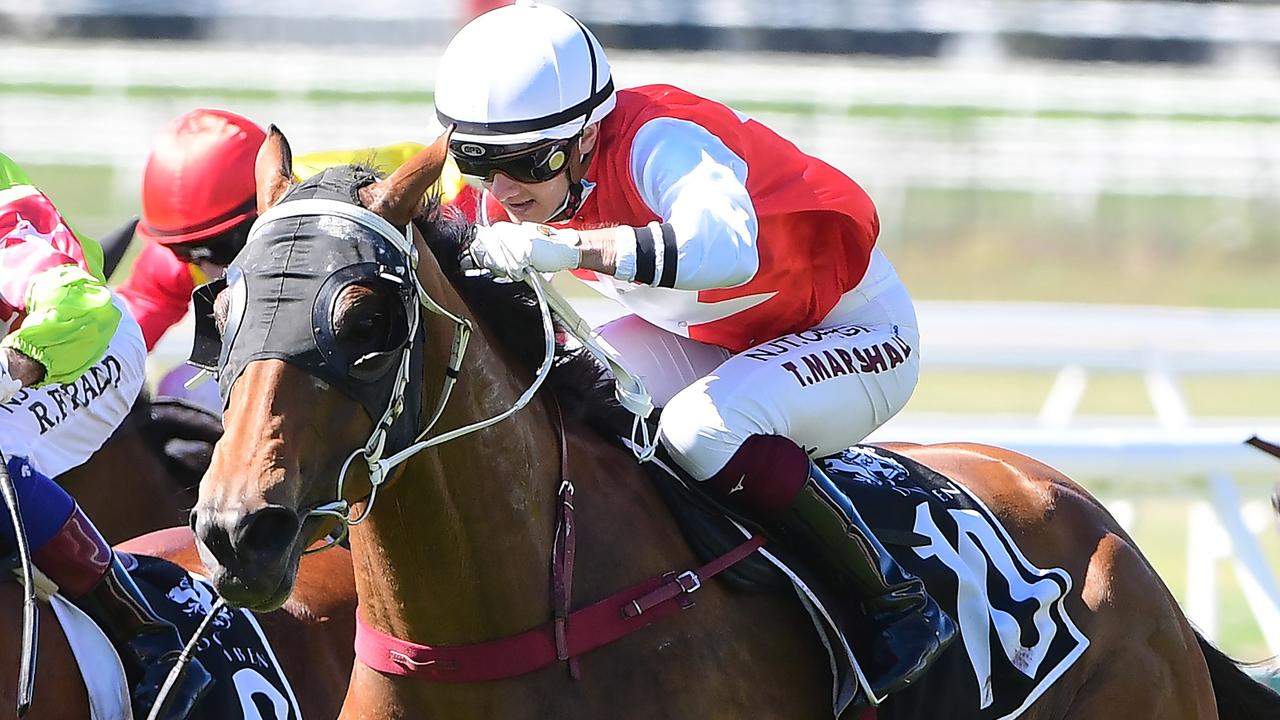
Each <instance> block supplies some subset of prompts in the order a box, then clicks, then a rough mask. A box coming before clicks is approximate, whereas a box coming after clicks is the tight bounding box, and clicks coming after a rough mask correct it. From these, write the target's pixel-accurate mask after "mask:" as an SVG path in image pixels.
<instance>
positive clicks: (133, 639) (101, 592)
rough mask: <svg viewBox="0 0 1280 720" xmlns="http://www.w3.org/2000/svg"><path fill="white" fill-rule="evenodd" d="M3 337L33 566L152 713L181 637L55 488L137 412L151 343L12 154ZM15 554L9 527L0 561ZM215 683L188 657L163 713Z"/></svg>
mask: <svg viewBox="0 0 1280 720" xmlns="http://www.w3.org/2000/svg"><path fill="white" fill-rule="evenodd" d="M0 336H2V337H3V340H0V438H3V440H0V445H2V446H3V447H0V451H3V452H4V454H5V456H6V457H7V464H6V467H7V469H8V471H9V476H10V478H11V479H12V480H13V483H14V485H15V486H16V488H17V491H18V499H19V503H20V505H21V511H22V516H23V519H24V524H25V526H26V529H27V533H28V540H29V541H30V547H31V548H32V558H33V560H34V562H35V564H36V565H37V566H38V567H39V568H40V570H41V572H43V573H44V574H45V575H47V576H48V577H49V578H50V579H51V580H53V582H54V583H56V584H57V586H58V588H59V591H60V592H61V593H62V595H63V596H64V597H66V598H67V599H68V600H70V601H71V602H73V603H75V605H76V606H77V607H79V608H80V609H81V610H83V611H85V612H86V613H87V614H88V615H89V616H90V617H91V618H93V620H94V621H95V622H97V624H98V626H99V627H101V628H102V630H103V632H104V633H106V635H107V637H108V638H109V639H110V640H111V641H112V643H113V644H114V645H115V646H116V649H117V650H118V651H119V652H120V657H121V660H122V661H123V663H124V667H125V671H126V673H127V674H128V677H129V680H130V683H131V685H132V686H133V688H134V691H133V705H134V716H135V717H139V718H141V717H146V714H147V712H148V711H149V710H150V708H151V706H152V705H153V704H154V701H155V699H156V695H157V693H158V691H159V689H160V686H161V685H162V684H163V683H164V680H165V677H166V676H167V675H168V673H169V670H170V668H172V667H173V663H174V660H175V659H176V658H177V657H178V655H179V653H180V652H181V650H182V640H181V638H180V637H179V636H178V631H177V630H176V629H175V628H174V626H173V625H171V624H169V623H168V622H167V621H166V620H164V619H162V618H160V617H159V616H157V615H156V613H155V611H154V610H152V608H151V606H150V605H149V604H148V603H147V600H146V598H145V597H144V596H143V595H142V593H141V591H139V590H138V587H137V586H136V585H135V584H134V582H133V580H132V579H131V578H130V576H129V572H128V571H127V570H126V568H125V566H124V564H123V562H122V561H121V559H120V558H119V557H117V556H116V554H115V553H114V552H113V551H112V549H111V546H110V545H108V544H107V542H106V540H105V539H103V537H102V535H101V534H100V533H99V532H98V530H97V528H95V527H94V525H93V523H92V522H90V520H89V518H87V517H85V514H84V512H83V511H82V510H81V509H80V508H79V507H78V506H77V505H76V502H75V500H73V499H72V498H71V497H70V496H69V495H67V493H66V491H64V490H63V489H62V488H61V487H60V486H59V485H58V484H57V483H56V482H54V481H53V480H52V479H51V478H54V477H57V476H58V475H61V474H62V473H64V472H66V471H67V470H69V469H71V468H73V467H76V466H77V465H80V464H81V463H83V462H85V461H86V460H88V459H89V456H90V455H92V454H93V453H94V452H96V451H97V450H98V448H99V447H101V446H102V444H103V443H104V442H105V441H106V440H107V438H108V437H110V435H111V433H112V432H114V431H115V429H116V426H117V425H119V424H120V422H121V421H123V420H124V418H125V416H126V414H128V412H129V409H130V407H132V405H133V401H134V399H135V398H136V397H137V395H138V391H139V389H140V388H141V387H142V382H143V376H144V372H145V361H146V349H145V348H144V347H143V342H142V333H141V331H140V330H139V329H138V325H137V323H135V322H134V321H133V318H132V317H130V316H129V314H128V313H127V312H123V305H122V304H121V303H120V301H119V300H118V299H117V298H116V297H115V296H114V295H113V294H112V293H111V291H110V290H108V289H107V287H106V285H105V282H104V279H103V277H102V249H101V248H100V247H99V246H98V245H97V243H95V242H93V241H92V240H89V239H88V238H86V237H84V236H82V235H77V234H76V233H74V232H73V231H72V230H71V229H70V228H69V227H68V226H67V225H66V223H65V222H64V221H63V219H62V217H61V216H60V215H59V214H58V211H57V209H56V208H54V206H53V203H52V202H51V201H50V200H49V198H47V197H46V196H45V195H43V194H42V193H41V192H40V191H39V190H37V189H36V188H35V187H33V186H32V184H31V181H30V179H28V178H27V176H26V174H25V173H23V171H22V170H21V168H19V167H18V166H17V165H16V164H15V163H14V162H13V161H12V160H10V159H9V158H8V157H5V156H4V155H0ZM102 480H103V481H104V482H107V481H109V479H108V478H102ZM16 548H17V542H16V536H15V533H14V530H13V528H12V526H11V524H10V523H9V521H8V520H7V519H6V520H4V521H3V522H0V554H9V553H11V552H13V551H14V550H15V549H16ZM211 683H212V678H211V677H210V675H209V673H208V672H207V671H206V670H205V669H204V667H203V666H201V664H200V663H199V662H198V661H196V660H194V659H193V660H191V661H190V664H189V665H188V666H187V668H186V672H185V673H184V674H183V679H182V682H181V683H179V684H178V685H177V686H176V687H174V688H173V690H172V692H171V693H170V694H169V696H168V700H167V702H166V704H165V708H164V710H163V711H162V713H161V715H160V717H163V718H174V719H177V718H185V717H187V716H188V715H189V714H190V713H191V711H192V709H193V708H194V707H195V705H196V703H197V702H198V701H199V699H200V698H201V697H202V696H203V694H204V693H205V692H206V691H207V690H208V688H209V686H210V685H211Z"/></svg>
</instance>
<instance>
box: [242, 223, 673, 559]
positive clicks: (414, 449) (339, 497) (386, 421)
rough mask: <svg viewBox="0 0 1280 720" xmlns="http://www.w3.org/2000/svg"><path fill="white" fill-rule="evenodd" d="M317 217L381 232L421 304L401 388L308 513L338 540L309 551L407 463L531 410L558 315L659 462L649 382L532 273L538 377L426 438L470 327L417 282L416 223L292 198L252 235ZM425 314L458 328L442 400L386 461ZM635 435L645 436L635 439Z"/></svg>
mask: <svg viewBox="0 0 1280 720" xmlns="http://www.w3.org/2000/svg"><path fill="white" fill-rule="evenodd" d="M317 216H330V217H332V216H337V217H341V218H343V219H345V220H349V221H351V222H354V223H356V224H358V225H361V226H362V227H364V228H366V229H368V230H371V231H373V232H375V233H377V234H378V235H379V236H380V237H382V238H384V239H385V240H387V242H389V243H391V246H392V247H394V248H395V249H396V250H397V251H399V252H400V254H401V255H402V256H403V257H404V259H405V261H406V263H407V264H408V269H409V272H408V273H407V275H408V277H409V278H410V282H412V283H413V289H414V294H415V295H416V296H417V298H418V302H417V303H416V304H414V306H413V317H412V318H410V322H409V339H408V341H407V342H406V343H405V346H404V348H403V349H402V350H401V355H400V364H399V366H398V367H397V368H396V377H395V382H394V384H393V385H392V391H391V396H390V397H389V398H388V399H387V408H386V410H385V411H384V412H383V414H382V417H381V418H380V419H379V420H378V421H377V422H376V423H375V424H374V428H373V432H372V433H371V434H370V435H369V439H368V441H367V442H365V444H364V446H363V447H359V448H356V449H355V450H353V451H351V454H350V455H348V456H347V459H346V460H345V461H343V463H342V467H341V468H340V469H339V470H338V478H337V488H336V495H335V497H336V499H335V500H333V501H332V502H328V503H324V504H322V505H318V506H316V507H314V508H312V509H311V510H309V511H308V512H307V516H308V517H310V516H312V515H320V516H326V517H332V518H335V519H337V520H338V522H339V523H341V526H342V527H341V530H340V531H339V532H338V533H337V534H336V535H334V536H333V542H332V543H330V544H327V545H325V546H324V547H321V548H315V549H314V550H310V551H308V552H317V551H319V550H323V549H327V548H329V547H332V546H333V545H334V544H337V542H338V541H339V540H341V539H342V537H344V536H345V535H346V533H347V531H348V528H350V526H352V525H359V524H360V523H362V522H364V521H365V520H366V519H368V517H369V513H370V512H371V511H372V509H373V504H374V501H375V500H376V499H377V496H378V488H379V487H380V486H381V485H382V484H384V483H385V482H386V481H387V479H388V478H389V477H390V475H391V470H393V469H394V468H395V467H396V466H398V465H401V464H403V463H404V462H406V461H407V460H409V458H411V457H413V456H414V455H417V454H418V453H420V452H422V451H423V450H426V449H427V448H429V447H433V446H435V445H440V444H442V443H446V442H448V441H450V440H454V439H457V438H460V437H462V436H464V435H468V434H470V433H473V432H476V431H477V430H482V429H484V428H486V427H489V426H490V425H494V424H496V423H499V422H502V421H503V420H506V419H507V418H509V417H511V416H512V415H514V414H515V413H516V412H518V411H519V410H520V409H521V408H523V407H524V406H525V405H527V404H528V403H529V401H530V400H532V399H533V396H534V394H535V393H536V392H537V391H538V389H539V388H540V387H542V384H543V382H545V381H546V379H547V376H548V375H549V374H550V373H551V366H552V364H553V362H554V360H555V351H556V345H555V327H554V325H553V323H552V319H551V318H552V313H553V312H554V314H555V315H556V317H558V318H559V320H560V324H561V326H562V327H563V328H564V329H565V331H566V332H568V333H569V334H570V335H572V336H573V337H574V338H576V339H577V340H578V342H580V343H582V345H583V347H585V348H586V349H587V350H588V351H589V352H590V353H591V354H592V355H593V356H595V357H596V359H598V360H599V361H600V362H602V363H604V364H605V365H606V366H607V367H608V368H609V369H610V370H611V371H612V372H613V375H614V378H615V390H616V395H617V398H618V402H619V403H621V405H622V406H623V407H624V408H626V409H627V410H628V411H629V412H631V413H632V414H633V415H634V416H635V419H634V420H633V422H632V440H633V443H634V452H635V454H636V456H637V457H638V458H639V459H640V460H641V461H646V460H648V459H650V458H651V457H652V456H653V453H654V451H655V449H656V447H657V436H656V434H653V435H652V437H651V433H650V432H649V428H648V426H647V425H646V424H645V423H644V419H645V418H647V417H648V416H649V414H650V413H652V412H653V400H652V398H651V397H650V396H649V393H648V391H646V390H645V387H644V383H643V382H642V381H641V380H640V378H638V377H636V376H635V375H633V374H631V373H630V372H628V371H627V370H626V368H624V367H623V366H622V364H621V362H620V361H619V359H618V352H617V350H615V349H614V348H613V347H612V346H610V345H609V344H608V343H607V342H606V341H605V340H604V339H603V338H601V337H600V336H598V335H597V334H596V333H595V332H593V331H592V330H591V328H590V326H588V325H587V323H586V321H585V320H583V319H582V317H581V316H580V315H578V313H577V312H576V311H575V310H574V309H573V308H572V306H570V305H569V303H568V302H567V301H566V300H565V299H564V298H563V297H561V296H560V295H559V293H557V292H556V291H555V290H554V289H553V288H552V287H551V286H550V284H549V283H548V282H547V281H546V280H545V279H544V278H543V277H542V276H541V275H539V274H538V273H536V272H532V271H531V272H528V273H526V277H525V282H526V283H528V285H529V286H530V287H531V288H532V289H533V292H534V295H535V296H536V298H537V301H538V310H539V313H540V315H541V317H542V332H543V337H544V356H543V359H542V363H541V364H540V365H539V366H538V370H537V373H536V374H535V375H534V379H533V382H532V383H531V384H530V385H529V387H528V388H527V389H526V390H525V391H524V392H523V393H521V395H520V397H519V398H517V399H516V401H515V402H514V403H513V404H512V406H511V407H510V408H508V409H506V410H504V411H502V412H500V413H498V414H497V415H494V416H493V417H490V418H486V419H484V420H480V421H477V422H474V423H471V424H470V425H465V426H463V427H460V428H456V429H453V430H449V431H448V432H443V433H440V434H439V435H436V436H435V437H431V438H428V437H427V435H428V433H430V432H431V429H432V428H433V427H435V424H436V423H437V422H438V421H439V420H440V416H441V415H442V414H443V413H444V408H445V405H446V403H448V401H449V396H450V394H451V393H452V392H453V388H454V385H456V384H457V381H458V377H459V375H460V373H461V369H462V358H463V356H464V355H465V354H466V351H467V342H468V341H469V339H470V337H471V332H472V325H471V321H470V320H468V319H467V318H463V317H459V316H457V315H454V314H453V313H451V312H449V311H448V310H446V309H445V308H444V307H442V306H441V305H440V304H439V303H437V302H436V301H435V300H434V299H433V298H432V297H431V296H430V295H428V294H427V291H426V289H425V288H424V287H423V286H422V281H421V280H420V279H419V278H418V272H417V270H418V249H417V246H416V245H414V242H413V227H412V225H406V226H405V227H404V229H403V230H401V229H399V228H397V227H395V226H394V225H392V224H391V223H390V222H388V221H387V220H386V219H384V218H383V217H381V216H380V215H378V214H376V213H374V212H371V211H370V210H367V209H365V208H363V207H360V206H359V205H353V204H351V203H346V202H341V201H338V200H326V199H320V198H308V199H302V200H291V201H289V202H286V203H280V204H279V205H276V206H275V207H273V208H271V209H270V210H268V211H267V212H265V213H263V214H262V215H261V216H259V217H258V219H257V221H256V222H254V224H253V228H252V229H251V230H250V232H249V238H250V242H252V239H253V237H254V236H255V234H256V233H257V231H258V229H259V228H260V227H261V226H263V225H266V224H267V223H271V222H274V221H276V220H282V219H285V218H293V217H317ZM389 279H392V278H389ZM394 280H396V281H399V280H400V279H399V278H394ZM422 308H426V309H427V310H428V311H430V312H433V313H435V314H436V315H440V316H442V317H445V318H448V319H449V320H451V321H453V324H454V336H453V348H452V350H451V352H450V355H449V364H448V366H447V367H446V369H445V379H444V385H443V387H442V388H441V391H440V398H439V400H438V401H437V402H436V407H435V410H434V411H432V413H431V416H430V418H429V419H428V420H427V422H426V424H425V425H424V426H423V428H422V430H421V431H420V432H419V433H418V436H417V437H416V438H415V439H414V441H413V442H412V443H410V444H409V446H408V447H406V448H404V449H403V450H400V451H398V452H396V453H394V454H392V455H390V456H389V457H385V458H384V457H383V456H382V455H383V452H384V451H385V449H386V448H385V445H386V439H387V432H388V431H389V430H390V429H391V426H392V424H393V423H395V421H396V419H397V418H398V417H400V414H401V413H402V412H403V411H404V393H405V389H406V388H407V387H408V385H409V368H410V355H411V353H412V351H413V344H414V341H415V339H416V336H417V331H418V324H419V322H421V317H422ZM637 436H639V437H638V438H637ZM361 456H362V457H363V458H364V461H365V464H366V465H367V467H368V470H369V484H370V486H371V489H370V491H369V496H368V500H367V501H366V504H365V507H364V511H363V512H362V513H360V514H359V515H358V516H356V517H352V510H351V504H350V503H349V502H347V501H346V500H345V499H343V486H344V484H345V482H346V476H347V470H348V469H349V468H350V466H351V463H352V461H354V460H355V459H356V457H361ZM304 519H305V518H304Z"/></svg>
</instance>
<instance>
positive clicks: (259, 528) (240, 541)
mask: <svg viewBox="0 0 1280 720" xmlns="http://www.w3.org/2000/svg"><path fill="white" fill-rule="evenodd" d="M298 527H299V522H298V513H296V512H294V511H293V510H290V509H288V508H284V507H278V506H272V507H265V508H262V509H261V510H255V511H253V512H251V513H249V514H248V515H245V516H244V517H242V518H241V519H240V522H239V523H237V524H236V528H235V531H234V536H233V537H232V538H231V541H232V544H233V545H234V546H235V548H236V550H237V551H238V552H241V553H244V552H255V553H275V552H283V551H284V550H285V549H287V548H288V547H289V546H290V545H292V544H293V539H294V537H295V536H297V534H298Z"/></svg>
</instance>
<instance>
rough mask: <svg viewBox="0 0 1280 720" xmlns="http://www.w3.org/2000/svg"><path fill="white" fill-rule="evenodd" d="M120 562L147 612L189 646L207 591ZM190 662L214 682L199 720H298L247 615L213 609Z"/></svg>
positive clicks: (160, 564) (144, 561) (174, 575)
mask: <svg viewBox="0 0 1280 720" xmlns="http://www.w3.org/2000/svg"><path fill="white" fill-rule="evenodd" d="M121 557H122V559H124V560H125V561H126V566H128V567H129V568H130V571H131V573H132V575H133V578H134V581H135V582H137V583H138V586H139V587H140V588H142V591H143V594H145V595H146V596H147V600H148V601H149V602H150V603H151V607H152V608H154V609H155V611H156V612H157V613H159V614H160V615H161V616H162V617H164V618H165V619H166V620H168V621H170V622H172V623H173V624H174V625H176V626H177V628H178V632H179V634H181V635H182V638H183V640H184V641H185V640H189V639H190V638H191V636H192V635H193V634H194V633H195V631H196V628H197V627H198V626H199V625H200V623H201V622H202V621H203V620H204V618H205V617H206V616H207V615H208V614H209V611H210V609H211V608H212V606H213V603H214V600H215V599H216V595H214V592H213V587H212V585H210V584H209V582H208V581H206V580H204V579H202V578H197V577H192V576H191V575H189V574H188V573H187V572H186V571H185V570H183V569H182V568H180V567H178V566H177V565H174V564H173V563H171V562H168V561H165V560H160V559H157V558H153V557H148V556H144V555H134V556H125V555H124V554H123V553H122V554H121ZM134 562H136V567H134V566H133V563H134ZM195 656H196V658H198V659H199V660H200V662H201V663H203V664H204V667H205V669H206V670H208V671H209V672H210V673H212V674H213V676H214V678H216V679H217V682H216V684H215V685H214V688H213V690H212V692H210V694H209V695H208V696H207V697H206V698H205V699H204V700H203V701H201V703H200V706H199V708H198V711H197V718H199V719H200V720H205V719H207V720H214V719H215V718H216V719H217V720H301V718H302V713H301V711H300V710H299V709H298V700H297V698H295V697H294V694H293V688H292V687H290V685H289V682H288V680H287V679H286V678H285V675H284V670H283V669H282V668H281V667H280V665H279V663H277V662H276V657H275V653H274V652H273V651H272V650H271V645H270V643H269V642H268V641H267V638H266V635H264V634H263V632H262V629H261V628H260V627H259V626H258V622H257V620H256V619H254V617H253V615H252V614H251V613H249V612H248V611H245V610H233V609H229V608H225V607H224V608H221V609H219V611H218V614H217V615H216V616H215V617H214V619H213V620H212V621H211V622H210V626H209V627H208V628H206V630H205V633H204V635H203V637H202V638H201V640H200V642H199V644H198V645H196V649H195ZM192 720H196V718H193V719H192Z"/></svg>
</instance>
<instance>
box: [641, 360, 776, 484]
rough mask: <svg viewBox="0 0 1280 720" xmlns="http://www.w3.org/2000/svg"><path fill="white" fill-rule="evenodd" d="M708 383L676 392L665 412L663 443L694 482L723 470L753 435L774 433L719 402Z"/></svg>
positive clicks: (754, 419) (701, 383) (731, 406)
mask: <svg viewBox="0 0 1280 720" xmlns="http://www.w3.org/2000/svg"><path fill="white" fill-rule="evenodd" d="M705 383H706V380H705V379H703V380H699V381H698V382H695V383H694V384H693V385H690V386H689V387H687V388H685V389H684V390H682V391H680V392H678V393H676V395H675V397H673V398H671V400H670V401H669V402H668V403H667V405H666V407H665V408H663V410H662V422H661V431H660V434H659V437H660V439H661V440H662V444H663V445H664V446H665V447H666V448H667V450H668V451H669V452H670V453H671V455H672V457H673V458H674V459H675V461H676V462H678V463H680V466H681V467H683V468H684V469H685V470H686V471H688V472H689V474H690V475H692V476H693V478H694V479H695V480H699V481H702V480H706V479H707V478H710V477H711V476H713V475H715V474H716V473H717V472H719V471H720V469H721V468H723V467H724V466H725V465H726V464H728V462H729V460H730V459H731V458H732V457H733V455H734V453H736V452H737V451H738V448H740V447H742V443H743V442H745V441H746V439H747V438H749V437H751V436H752V435H769V434H773V431H772V430H769V429H764V428H762V427H761V426H760V421H759V420H758V419H756V418H754V417H752V416H751V415H749V414H748V413H746V412H744V411H743V410H742V409H740V408H739V407H738V404H737V403H735V402H733V401H727V402H726V401H720V402H717V401H716V400H715V399H713V397H712V396H711V394H710V393H708V392H707V391H706V388H705V387H704V385H705Z"/></svg>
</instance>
